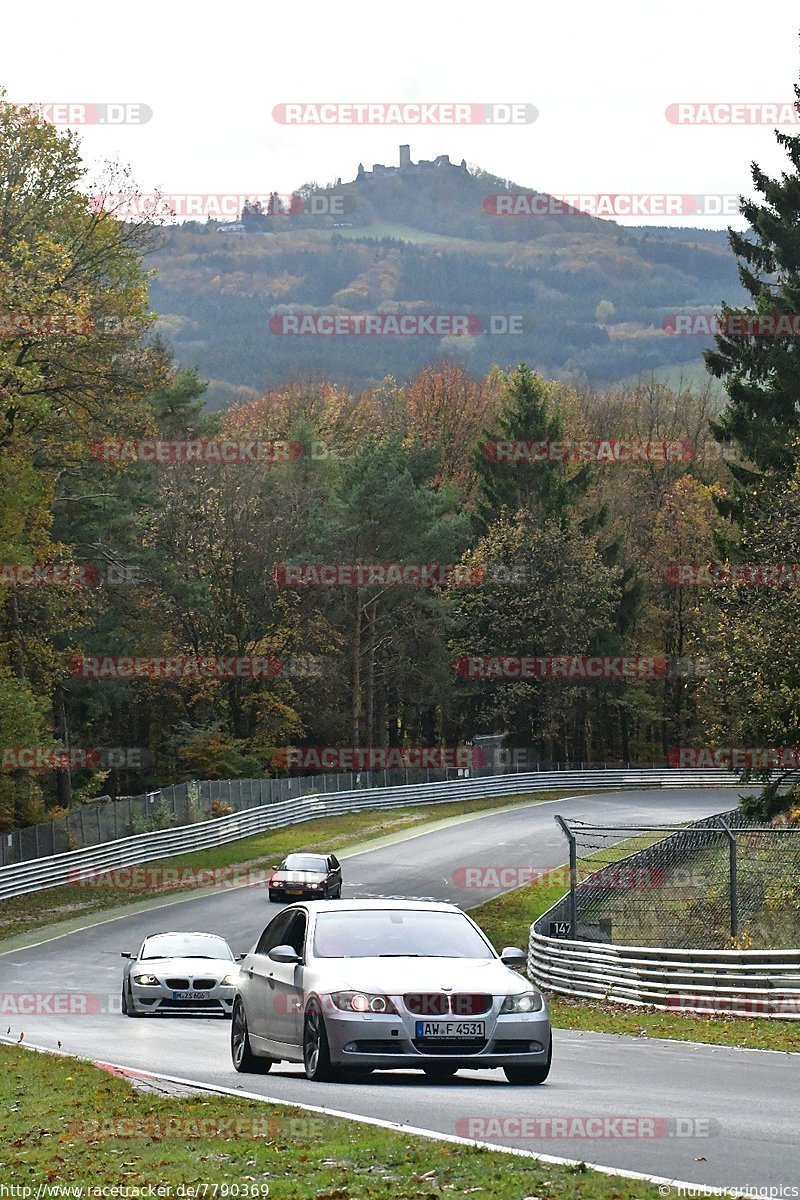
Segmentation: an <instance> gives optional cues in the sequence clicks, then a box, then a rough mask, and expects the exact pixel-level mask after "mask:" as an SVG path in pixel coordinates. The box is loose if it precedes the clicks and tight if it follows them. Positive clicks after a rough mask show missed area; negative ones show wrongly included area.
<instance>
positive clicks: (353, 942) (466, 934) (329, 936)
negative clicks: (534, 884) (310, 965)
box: [314, 909, 495, 960]
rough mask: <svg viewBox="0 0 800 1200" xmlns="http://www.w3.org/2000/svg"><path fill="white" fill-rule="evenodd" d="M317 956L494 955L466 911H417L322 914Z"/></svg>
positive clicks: (353, 911) (424, 956) (453, 956)
mask: <svg viewBox="0 0 800 1200" xmlns="http://www.w3.org/2000/svg"><path fill="white" fill-rule="evenodd" d="M314 955H315V957H316V958H476V959H483V960H486V959H487V958H494V957H495V953H494V951H493V950H492V948H491V946H490V945H489V943H488V942H487V941H486V940H485V938H484V937H482V935H481V934H480V933H479V932H478V930H477V929H476V928H475V927H474V926H473V925H472V924H471V923H470V921H469V920H468V919H467V918H466V917H465V916H464V915H463V914H462V913H455V912H421V911H415V910H414V909H403V910H399V909H379V910H373V911H367V912H365V911H363V910H362V911H358V910H351V911H350V912H336V913H320V914H319V915H318V917H317V922H316V927H315V930H314Z"/></svg>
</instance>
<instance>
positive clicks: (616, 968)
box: [528, 813, 800, 1020]
mask: <svg viewBox="0 0 800 1200" xmlns="http://www.w3.org/2000/svg"><path fill="white" fill-rule="evenodd" d="M725 816H726V818H727V819H728V820H729V821H730V819H731V818H734V819H735V818H740V819H741V814H739V813H728V814H725ZM707 826H708V821H698V822H696V823H695V825H692V826H689V828H688V829H686V830H683V831H676V833H675V834H674V835H673V837H674V838H675V839H683V841H684V842H688V843H689V844H691V835H692V831H693V830H694V829H695V828H697V829H698V830H700V829H706V828H707ZM671 841H672V838H665V839H664V841H661V842H659V843H657V845H656V846H654V847H651V848H650V850H647V851H639V852H637V853H635V854H632V855H629V856H628V858H624V859H620V860H618V862H616V863H615V867H619V868H622V867H623V866H624V865H625V864H629V863H631V862H635V861H638V860H639V859H642V858H645V857H647V856H648V855H652V854H653V852H656V851H658V850H660V849H661V848H663V847H664V845H665V844H666V843H667V842H671ZM681 844H683V843H681ZM604 869H607V868H601V869H600V870H599V871H598V872H596V873H595V875H596V876H597V877H602V874H603V870H604ZM593 878H594V876H593V875H588V876H587V877H586V878H585V879H584V880H582V881H581V883H580V884H579V885H578V889H576V890H578V891H579V890H580V889H582V888H586V889H587V890H588V891H589V892H591V889H592V887H593ZM568 901H569V896H566V897H563V898H562V899H561V900H559V901H558V902H557V903H556V904H554V905H553V906H552V907H551V908H550V909H548V910H547V912H545V913H543V914H542V916H540V917H539V918H538V920H536V921H535V922H534V924H533V925H532V926H531V931H530V941H529V947H528V973H529V976H530V978H531V980H533V981H534V982H535V983H536V984H537V985H538V986H540V987H542V988H545V989H547V991H550V992H555V993H557V994H560V995H565V996H574V997H576V998H578V999H584V1000H600V1001H604V1002H609V1001H610V1002H614V1003H618V1004H624V1005H629V1006H632V1007H634V1008H643V1007H649V1008H654V1009H656V1010H658V1011H660V1012H682V1013H697V1014H698V1015H699V1014H703V1013H705V1014H709V1013H714V1014H717V1015H719V1014H729V1015H731V1016H739V1017H747V1016H751V1017H752V1016H763V1017H778V1018H781V1019H783V1020H787V1019H788V1020H800V949H797V950H795V949H784V950H701V949H694V948H692V949H682V948H672V947H669V948H667V947H664V946H627V945H615V944H613V943H611V942H596V941H586V940H577V939H570V938H565V937H550V936H549V935H548V934H546V933H545V932H544V930H545V929H548V928H550V923H551V922H553V923H556V924H558V923H559V921H560V920H563V918H564V917H565V915H566V913H567V905H568ZM568 924H569V922H565V927H566V926H567V925H568ZM577 930H578V932H580V919H578V924H577ZM569 932H572V930H569Z"/></svg>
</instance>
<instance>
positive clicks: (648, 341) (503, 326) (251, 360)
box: [148, 160, 742, 405]
mask: <svg viewBox="0 0 800 1200" xmlns="http://www.w3.org/2000/svg"><path fill="white" fill-rule="evenodd" d="M410 167H411V169H410V170H406V171H404V170H403V169H398V168H385V167H384V168H381V171H378V170H377V169H376V170H375V171H374V172H364V171H363V169H360V170H359V173H358V176H357V178H356V179H355V180H353V181H352V182H350V183H346V184H342V183H341V182H337V184H336V185H332V186H330V187H326V188H319V187H317V186H316V185H313V184H309V185H306V186H305V187H304V188H303V189H300V192H299V195H301V196H302V197H303V199H304V201H305V211H298V212H296V213H293V215H288V214H284V213H281V212H280V205H279V204H276V206H275V212H274V215H272V216H266V215H265V214H264V215H261V216H259V217H258V218H257V219H256V220H255V221H254V222H253V224H252V226H251V228H250V229H248V231H247V232H245V233H238V234H237V233H235V232H232V231H230V230H226V229H225V226H224V225H220V224H219V223H218V222H216V221H209V222H208V223H207V224H201V223H199V222H191V223H189V224H187V225H183V226H171V227H168V228H167V229H165V231H164V236H163V242H162V245H161V246H160V248H159V249H158V250H157V251H156V252H155V253H153V254H152V255H151V256H150V258H149V261H148V265H149V266H151V267H154V268H156V270H157V275H156V277H155V278H154V279H153V281H152V284H151V293H150V295H151V305H152V307H153V309H154V310H155V311H156V312H157V313H158V314H159V329H160V331H161V332H162V333H163V334H164V336H165V337H166V338H167V339H168V340H170V341H171V342H172V343H173V345H174V347H175V350H176V353H177V355H178V357H179V358H180V360H181V361H182V362H184V363H186V364H189V365H196V366H197V367H198V368H199V370H200V372H201V374H202V375H203V376H204V377H206V378H209V379H210V380H211V381H212V386H211V388H210V393H209V399H210V402H211V403H212V405H213V404H221V403H224V402H225V401H226V400H228V399H231V398H233V397H234V396H236V395H246V394H248V393H249V392H261V391H263V390H264V389H265V388H268V387H275V386H278V385H280V384H281V383H283V382H285V381H286V380H287V379H289V378H291V377H293V376H297V375H298V374H308V373H314V374H322V375H325V376H327V377H328V378H330V379H332V380H334V381H336V382H340V383H343V384H346V385H348V386H351V387H355V388H358V387H366V386H369V385H371V384H373V383H377V382H380V380H381V379H383V378H384V377H385V376H386V375H393V376H395V377H396V378H398V379H400V380H403V379H406V378H408V377H410V376H411V375H413V374H414V373H415V372H416V371H417V370H419V369H420V368H421V367H423V366H424V365H425V364H426V363H429V362H431V361H434V360H436V359H438V358H441V357H442V356H448V357H456V358H458V359H459V360H460V361H462V362H463V363H464V365H465V366H466V367H467V368H468V369H469V370H471V371H473V372H475V373H476V374H482V373H484V372H485V371H487V370H488V369H489V367H490V366H491V365H492V364H493V363H497V364H499V365H500V366H503V367H509V366H513V365H515V364H516V363H518V362H520V361H523V360H524V361H527V362H529V363H531V364H532V365H533V366H535V367H536V368H537V369H539V370H541V371H542V372H543V373H545V374H546V375H549V376H553V377H565V378H572V379H575V380H578V381H586V382H590V383H594V384H604V383H609V382H615V381H617V380H621V379H624V378H630V377H631V376H634V377H635V376H637V375H640V374H642V373H649V372H651V371H662V370H668V371H672V370H673V369H674V368H681V367H684V366H687V367H694V368H695V369H696V367H697V365H698V363H699V361H700V355H701V352H702V349H703V346H704V345H705V344H707V342H705V341H703V339H702V338H698V337H675V336H671V335H670V334H669V333H667V332H666V331H665V330H664V328H663V325H662V322H663V321H664V318H665V317H666V316H667V315H668V314H670V313H674V312H676V311H677V312H681V311H687V310H692V309H697V310H702V311H707V310H710V309H715V308H716V307H717V306H718V305H719V302H720V300H721V299H722V298H723V297H724V298H726V299H727V300H729V301H731V302H734V303H735V302H736V301H738V300H739V299H741V297H742V294H741V291H740V285H739V281H738V277H737V272H736V265H735V261H734V259H733V257H732V256H731V253H730V251H729V249H728V245H727V239H726V236H725V234H724V233H722V232H717V231H710V230H700V231H695V230H688V229H684V230H680V229H676V228H674V227H671V228H668V229H660V228H657V227H640V228H632V227H622V226H620V225H618V224H616V223H615V222H613V221H610V220H602V219H598V218H596V217H592V216H588V215H586V214H583V213H579V212H577V211H575V210H569V208H567V207H566V206H564V205H561V206H559V205H548V204H547V203H544V202H546V201H547V200H548V197H547V195H546V193H532V189H529V188H523V187H519V186H518V185H516V184H514V183H513V182H512V181H510V180H501V179H498V178H496V177H495V176H492V175H489V174H487V173H486V172H483V171H481V170H478V169H472V170H467V168H466V166H465V165H462V166H461V167H456V166H454V165H453V164H449V163H447V162H446V161H445V162H440V161H439V160H436V164H431V165H430V166H429V168H428V169H422V170H419V169H417V167H416V165H415V164H410ZM509 192H510V193H514V194H518V193H524V194H536V195H539V196H541V197H542V198H543V203H540V204H538V205H533V206H532V207H534V208H537V207H540V208H541V207H544V208H545V209H546V208H548V207H552V208H553V209H555V210H556V211H553V212H546V213H545V214H544V215H541V214H540V215H536V214H535V213H534V215H524V216H497V215H495V213H496V210H497V207H498V205H497V201H496V200H495V199H494V197H496V196H497V195H498V194H507V193H509ZM283 207H284V208H286V207H288V206H287V205H286V204H284V206H283ZM295 207H299V205H298V206H295ZM598 306H599V307H598ZM293 313H303V314H305V313H314V314H339V315H346V314H351V315H357V314H375V313H405V314H407V313H417V314H448V313H449V314H469V315H471V317H472V320H471V322H470V325H469V331H468V333H467V334H466V335H464V334H460V335H458V334H448V332H447V331H446V323H445V332H444V334H443V335H441V330H439V331H437V333H436V334H435V335H431V334H430V333H428V332H422V333H420V334H418V335H416V336H402V335H400V336H369V335H363V334H343V333H339V334H337V335H328V334H326V333H322V332H319V333H315V334H310V335H309V334H306V336H297V335H292V334H287V333H286V332H284V331H283V330H284V329H285V323H283V324H282V323H281V321H280V320H276V319H275V318H280V317H282V316H284V315H286V314H293Z"/></svg>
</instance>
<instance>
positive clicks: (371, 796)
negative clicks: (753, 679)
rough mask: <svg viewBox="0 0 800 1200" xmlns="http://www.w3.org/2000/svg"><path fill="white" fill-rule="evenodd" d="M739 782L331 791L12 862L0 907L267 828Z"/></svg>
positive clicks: (693, 773)
mask: <svg viewBox="0 0 800 1200" xmlns="http://www.w3.org/2000/svg"><path fill="white" fill-rule="evenodd" d="M737 783H738V777H737V776H736V775H735V774H734V773H732V772H730V771H723V770H717V769H709V770H687V771H681V770H677V769H669V768H666V767H665V768H656V769H646V768H643V769H640V770H637V769H628V770H618V771H617V770H606V771H547V772H545V771H535V772H531V773H526V774H509V775H492V776H484V777H481V778H478V779H464V780H453V781H451V782H448V783H429V784H410V785H408V786H403V787H387V788H373V789H369V790H367V789H360V790H356V791H350V792H326V793H323V794H319V795H315V796H306V797H304V798H303V799H292V800H284V801H279V802H278V803H273V804H267V805H262V806H261V807H259V808H253V809H249V810H247V811H245V812H239V813H234V814H232V815H231V816H226V817H217V818H215V819H214V820H210V821H203V822H202V823H200V824H195V825H184V826H182V827H180V828H177V829H164V830H157V831H156V832H153V833H141V834H135V835H133V836H132V837H127V838H120V839H118V840H116V841H110V842H106V843H104V844H102V845H99V846H90V847H87V848H86V849H83V850H70V851H67V852H66V853H64V854H55V855H52V856H51V857H49V858H37V859H34V860H32V861H27V862H21V863H10V864H9V865H7V866H5V867H0V900H2V899H8V898H9V897H10V896H22V895H26V894H27V893H30V892H38V891H43V890H45V889H47V888H54V887H59V886H60V885H62V884H65V883H69V882H71V881H72V880H73V879H75V878H76V877H77V875H78V872H79V871H84V872H91V871H109V870H113V869H114V868H115V867H128V866H136V865H138V864H140V863H145V862H151V861H153V860H154V859H161V858H172V857H174V856H175V855H178V854H187V853H192V852H193V851H195V850H205V849H208V848H209V847H212V846H222V845H225V844H226V843H228V842H235V841H239V840H240V839H241V838H246V837H251V836H252V835H253V834H256V833H262V832H263V831H264V830H267V829H284V828H286V827H287V826H289V825H297V824H299V823H300V822H301V821H308V820H311V819H313V818H315V817H327V816H335V815H336V814H338V813H353V812H364V811H367V810H369V809H383V808H403V807H411V806H414V805H422V804H445V803H448V802H449V803H452V802H453V801H458V800H479V799H483V798H488V797H491V796H506V795H507V796H517V795H526V794H529V793H535V792H544V791H553V790H556V789H558V790H564V789H567V790H570V791H571V790H573V789H576V788H577V789H583V788H589V789H592V790H595V791H600V790H604V789H608V788H621V787H623V788H624V787H628V788H631V787H681V786H683V787H702V786H712V787H714V786H715V787H719V786H720V785H727V786H736V785H737Z"/></svg>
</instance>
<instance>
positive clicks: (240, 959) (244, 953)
mask: <svg viewBox="0 0 800 1200" xmlns="http://www.w3.org/2000/svg"><path fill="white" fill-rule="evenodd" d="M249 953H250V951H249V950H243V951H242V953H241V954H237V955H236V961H237V962H241V961H242V959H243V958H247V955H248V954H249Z"/></svg>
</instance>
